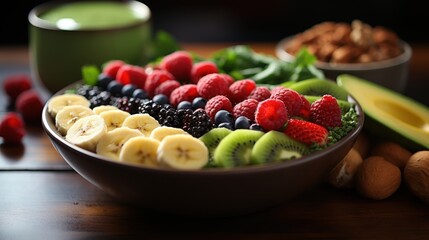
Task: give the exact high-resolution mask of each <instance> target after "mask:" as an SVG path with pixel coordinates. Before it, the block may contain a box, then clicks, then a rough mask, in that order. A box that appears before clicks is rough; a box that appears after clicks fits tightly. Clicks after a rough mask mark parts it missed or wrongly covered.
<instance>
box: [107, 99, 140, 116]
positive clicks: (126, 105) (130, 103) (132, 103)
mask: <svg viewBox="0 0 429 240" xmlns="http://www.w3.org/2000/svg"><path fill="white" fill-rule="evenodd" d="M140 103H141V100H140V99H138V98H129V97H119V98H117V99H116V101H115V102H114V103H113V105H114V106H116V107H117V108H119V109H120V110H123V111H126V112H129V113H130V114H136V113H138V112H139V107H140Z"/></svg>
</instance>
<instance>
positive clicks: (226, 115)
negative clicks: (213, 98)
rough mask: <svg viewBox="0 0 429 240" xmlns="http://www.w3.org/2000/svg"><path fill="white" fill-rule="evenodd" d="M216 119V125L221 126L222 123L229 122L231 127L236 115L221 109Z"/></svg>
mask: <svg viewBox="0 0 429 240" xmlns="http://www.w3.org/2000/svg"><path fill="white" fill-rule="evenodd" d="M214 119H215V124H216V126H219V124H221V123H229V124H230V125H231V127H232V126H234V116H232V114H231V113H230V112H228V111H226V110H223V109H222V110H219V111H218V112H217V113H216V115H215V118H214Z"/></svg>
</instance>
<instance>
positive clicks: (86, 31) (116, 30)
mask: <svg viewBox="0 0 429 240" xmlns="http://www.w3.org/2000/svg"><path fill="white" fill-rule="evenodd" d="M29 22H30V56H31V68H32V72H33V73H34V75H35V78H36V79H38V80H40V82H41V83H42V84H43V85H44V86H45V87H46V88H47V89H48V90H49V91H50V92H52V93H54V92H56V91H58V90H60V89H62V88H63V87H65V86H67V85H69V84H70V83H73V82H76V81H78V80H80V79H81V78H82V73H81V70H82V67H83V66H84V65H97V66H101V65H102V64H103V63H105V62H107V61H109V60H113V59H121V60H124V61H126V62H128V63H131V64H136V65H144V64H145V63H146V62H147V60H148V56H149V54H150V53H149V52H150V50H151V49H150V46H151V28H150V10H149V8H148V7H147V6H146V5H144V4H143V3H140V2H138V1H125V2H116V1H74V2H56V3H54V2H52V3H46V4H42V5H40V6H37V7H35V8H34V9H33V10H32V11H31V12H30V14H29Z"/></svg>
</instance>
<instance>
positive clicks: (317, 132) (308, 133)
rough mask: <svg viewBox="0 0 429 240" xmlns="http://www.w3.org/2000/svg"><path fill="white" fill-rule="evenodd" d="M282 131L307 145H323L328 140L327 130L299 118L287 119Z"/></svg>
mask: <svg viewBox="0 0 429 240" xmlns="http://www.w3.org/2000/svg"><path fill="white" fill-rule="evenodd" d="M283 132H284V134H286V135H288V136H289V137H291V138H293V139H295V140H297V141H300V142H302V143H305V144H307V145H313V144H316V145H320V146H323V145H325V144H327V142H328V130H327V129H326V128H324V127H322V126H320V125H318V124H315V123H312V122H309V121H305V120H301V119H293V118H291V119H289V121H288V122H287V125H286V127H285V129H284V131H283Z"/></svg>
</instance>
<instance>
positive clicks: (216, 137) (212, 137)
mask: <svg viewBox="0 0 429 240" xmlns="http://www.w3.org/2000/svg"><path fill="white" fill-rule="evenodd" d="M231 132H232V130H230V129H228V128H213V129H211V130H210V131H208V132H207V133H205V134H204V135H202V136H201V137H200V140H201V141H202V142H203V143H204V144H205V145H206V147H207V149H208V150H209V162H208V164H207V167H215V166H216V164H215V162H214V160H213V154H214V151H215V149H216V147H217V146H218V145H219V143H220V141H221V140H222V139H223V138H224V137H226V136H227V135H228V134H230V133H231Z"/></svg>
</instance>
